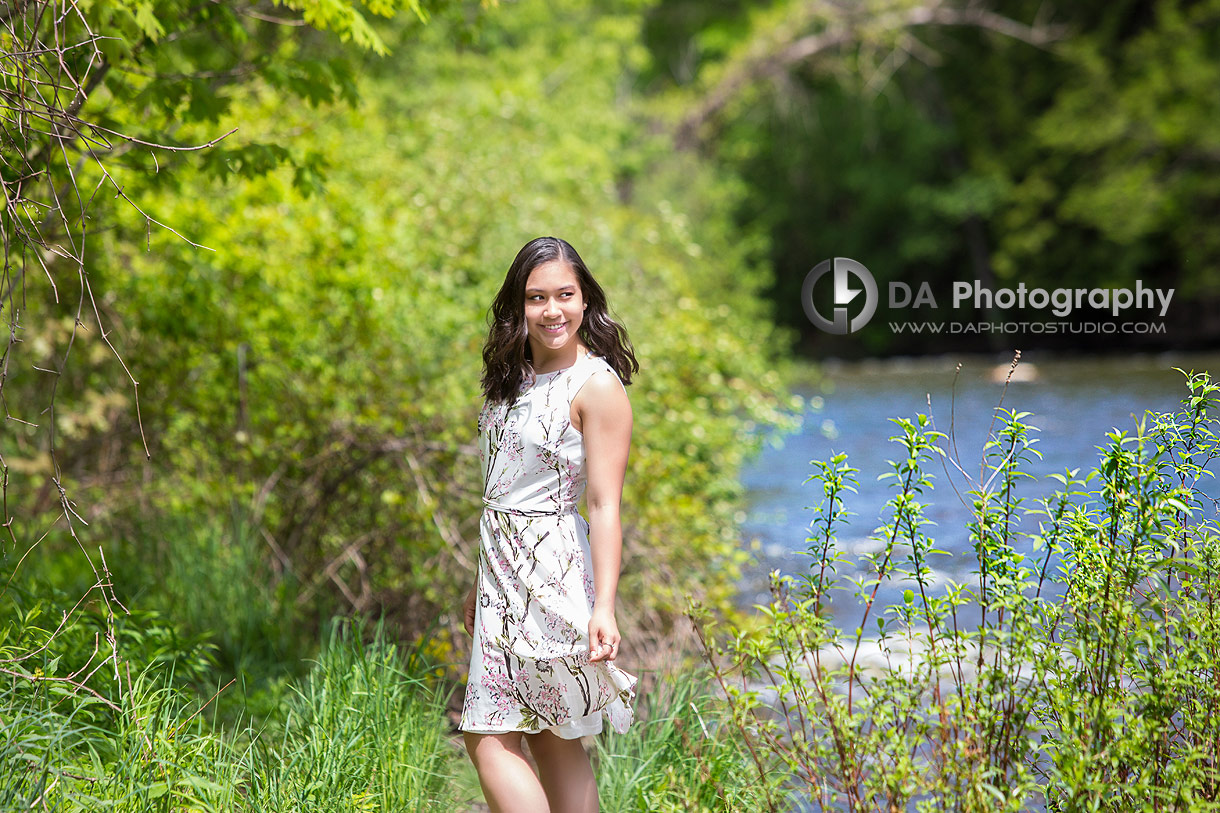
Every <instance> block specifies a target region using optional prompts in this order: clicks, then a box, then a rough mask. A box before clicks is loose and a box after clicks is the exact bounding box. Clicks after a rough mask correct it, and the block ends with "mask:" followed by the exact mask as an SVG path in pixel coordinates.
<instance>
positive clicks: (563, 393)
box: [458, 353, 636, 739]
mask: <svg viewBox="0 0 1220 813" xmlns="http://www.w3.org/2000/svg"><path fill="white" fill-rule="evenodd" d="M600 370H610V371H611V373H612V374H614V375H615V378H616V379H617V378H618V376H617V374H615V373H614V368H613V367H611V366H610V365H609V364H608V363H606V361H605V360H604V359H602V358H600V357H598V356H595V355H593V354H591V353H590V354H586V355H585V356H583V357H582V358H579V359H577V361H576V363H575V364H573V365H572V366H571V367H567V368H565V369H562V370H555V371H554V372H550V373H543V374H541V375H536V376H535V377H534V381H533V382H532V383H531V382H528V381H527V382H525V383H523V384H522V386H521V390H520V394H519V396H518V397H517V400H516V401H515V402H514V403H512V404H511V405H510V404H508V403H500V404H492V403H490V402H489V403H486V404H484V406H483V411H482V413H481V414H480V415H479V457H480V459H481V461H482V464H483V504H484V509H483V515H482V519H481V521H480V525H479V534H480V537H481V543H480V547H479V573H478V587H477V591H476V594H477V598H478V603H477V605H476V610H475V618H474V643H473V645H472V649H471V653H470V676H469V678H468V680H467V685H466V700H465V702H464V704H463V706H462V721H461V723H460V724H459V726H458V728H459V729H461V730H462V731H470V732H472V733H478V734H499V733H503V732H506V731H525V732H531V733H536V732H539V731H542V730H544V729H550V730H551V731H553V732H554V733H555V734H557V735H558V736H560V737H562V738H564V739H576V738H578V737H583V736H587V735H591V734H598V733H600V732H601V730H602V717H603V716H604V717H606V718H607V719H609V721H610V726H611V727H612V728H613V729H614V730H615V731H617V732H618V733H620V734H621V733H623V732H624V731H626V730H627V727H628V726H629V725H630V724H631V721H632V718H633V711H632V708H631V703H632V699H633V698H634V697H635V685H636V678H635V677H634V676H632V675H630V674H628V673H627V672H624V671H623V670H621V669H619V668H618V667H617V666H615V665H614V662H613V661H595V662H592V663H590V661H589V619H590V617H591V615H592V611H593V602H594V596H595V593H594V582H593V562H592V555H591V550H590V547H589V539H588V531H589V523H588V522H587V521H586V520H585V519H584V517H582V516H581V515H580V514H579V513H578V512H577V509H576V503H577V501H579V499H580V496H581V494H582V493H584V489H585V454H584V439H583V437H582V436H581V434H580V433H579V432H577V431H576V429H575V428H573V427H572V425H571V421H570V410H571V404H572V399H573V398H574V397H575V396H576V393H577V392H578V391H579V390H580V388H581V386H582V385H583V384H584V383H585V382H586V381H587V380H588V379H589V377H590V376H591V375H593V374H594V373H596V372H598V371H600ZM619 385H620V386H622V382H621V381H620V382H619Z"/></svg>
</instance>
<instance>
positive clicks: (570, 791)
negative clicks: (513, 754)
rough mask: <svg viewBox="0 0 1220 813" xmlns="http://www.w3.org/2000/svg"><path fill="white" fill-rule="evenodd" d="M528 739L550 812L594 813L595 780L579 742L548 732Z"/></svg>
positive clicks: (587, 756)
mask: <svg viewBox="0 0 1220 813" xmlns="http://www.w3.org/2000/svg"><path fill="white" fill-rule="evenodd" d="M527 736H528V737H529V745H530V753H531V754H533V755H534V762H536V763H537V764H538V777H539V779H541V780H542V787H543V789H544V790H545V791H546V798H547V800H548V801H550V803H551V813H597V810H598V806H597V780H596V779H595V778H594V776H593V766H592V765H591V764H590V763H589V755H588V754H586V753H585V748H584V746H583V745H581V743H580V740H565V739H564V738H562V737H560V736H559V735H557V734H555V733H553V732H551V731H540V732H538V733H537V734H529V735H527Z"/></svg>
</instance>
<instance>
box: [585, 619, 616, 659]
mask: <svg viewBox="0 0 1220 813" xmlns="http://www.w3.org/2000/svg"><path fill="white" fill-rule="evenodd" d="M620 640H622V639H621V638H619V634H618V624H616V623H615V622H614V612H613V611H612V610H602V609H599V608H594V610H593V617H592V618H590V619H589V662H590V663H594V662H596V661H612V660H614V659H615V658H616V657H618V645H619V641H620Z"/></svg>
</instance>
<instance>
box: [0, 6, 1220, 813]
mask: <svg viewBox="0 0 1220 813" xmlns="http://www.w3.org/2000/svg"><path fill="white" fill-rule="evenodd" d="M0 15H2V20H0V22H2V23H3V26H4V31H3V34H0V37H2V38H3V42H4V57H3V58H4V75H3V84H2V92H3V99H4V101H3V127H4V132H3V137H4V143H3V156H4V161H3V166H2V167H0V173H2V175H3V182H4V185H5V190H6V207H5V211H4V215H3V218H4V219H3V225H4V233H3V236H4V248H5V267H4V278H3V288H2V289H0V300H2V307H3V312H4V315H5V321H6V322H7V323H8V324H9V326H10V332H9V338H8V340H7V343H6V348H5V350H4V354H3V357H2V361H0V395H2V396H3V402H4V406H5V411H6V424H5V430H4V433H3V435H2V436H0V456H2V458H0V467H2V472H3V508H4V519H5V525H4V535H3V538H2V546H3V547H2V559H0V562H2V564H3V572H2V573H0V576H3V581H4V583H5V585H6V586H5V588H4V592H3V596H2V597H0V629H3V630H4V633H3V636H2V637H0V647H3V652H0V655H3V657H4V658H5V661H4V672H3V673H4V674H5V675H7V676H8V677H9V678H11V681H12V683H11V686H10V688H9V689H8V692H9V693H8V694H7V695H6V698H8V699H9V700H10V701H11V702H12V703H13V704H15V705H14V706H13V707H17V706H19V705H20V703H25V702H26V701H27V699H28V698H26V695H25V694H23V692H25V691H26V690H27V689H28V690H30V691H35V692H37V691H49V689H50V688H51V687H54V688H56V689H59V690H62V691H63V692H66V693H68V694H71V695H72V696H73V697H76V698H84V700H86V701H87V700H88V698H91V697H95V698H101V699H102V700H104V701H105V702H106V703H110V704H113V705H116V706H117V707H118V708H124V707H125V704H127V703H131V702H135V700H134V699H133V698H137V697H138V695H139V693H138V692H137V691H136V690H135V689H134V688H133V683H132V679H131V677H130V672H131V670H132V668H133V664H134V665H135V666H134V668H135V671H136V672H137V673H141V674H142V673H144V672H146V671H148V670H153V671H152V672H150V674H158V673H157V672H156V669H161V670H163V671H165V674H167V675H168V677H165V678H164V680H165V681H167V682H166V683H164V684H160V683H158V684H157V685H169V686H172V687H173V688H174V691H175V692H178V691H182V692H186V694H184V695H179V694H175V695H174V696H175V697H180V698H181V697H188V696H191V695H190V693H191V692H195V693H197V694H198V696H199V697H200V698H202V699H207V698H209V697H211V696H212V695H213V694H214V693H216V692H217V690H218V689H222V687H227V688H223V690H221V691H220V692H219V694H218V696H217V698H216V701H215V703H212V704H211V705H210V706H209V708H210V709H211V711H212V713H213V714H215V715H216V717H215V718H214V721H218V724H219V725H222V726H223V725H225V724H228V725H235V724H236V721H238V720H254V721H262V720H277V719H279V720H281V721H282V719H283V717H282V711H281V709H282V707H283V703H284V702H286V701H285V698H286V697H288V696H289V695H291V687H292V686H293V685H295V684H294V681H299V680H301V679H302V676H303V675H305V674H306V673H307V672H308V671H309V669H310V664H309V661H308V659H310V658H312V657H320V656H319V655H318V653H319V652H320V651H321V650H320V647H321V646H322V642H323V641H324V640H325V639H326V633H325V630H326V628H327V625H328V623H329V622H330V620H331V619H333V618H336V617H355V618H362V619H378V618H380V619H384V620H385V622H386V623H387V625H388V628H389V629H391V630H392V633H391V634H390V637H391V638H392V639H393V640H396V641H399V642H402V643H403V644H405V645H406V646H408V647H411V648H412V651H414V652H417V653H418V654H419V655H420V656H421V657H426V658H428V659H431V660H432V661H434V662H436V663H439V664H440V665H441V667H442V668H441V669H440V670H439V671H437V672H436V673H435V674H436V675H441V676H442V677H441V678H440V680H441V682H442V683H445V682H446V681H447V682H448V683H449V684H451V685H452V684H457V683H460V680H461V678H462V674H463V669H464V665H465V661H466V658H467V656H468V638H467V637H466V636H465V634H464V633H463V632H462V630H461V623H460V618H459V617H458V614H459V607H458V602H459V600H460V597H461V596H462V595H463V594H464V592H465V590H466V588H467V587H468V586H469V583H470V580H471V578H472V574H473V571H474V562H475V557H476V554H477V532H476V524H477V515H478V504H479V499H478V498H479V486H480V484H479V482H478V470H477V466H474V465H472V463H471V461H472V460H474V459H475V455H476V452H475V446H474V443H475V437H474V430H473V426H474V419H475V415H476V414H477V410H478V408H479V397H478V385H477V382H478V370H479V364H480V361H479V350H480V347H481V343H482V341H483V339H484V337H485V334H486V321H485V313H486V307H487V304H488V303H489V302H490V301H491V299H492V297H493V296H494V293H495V291H496V290H497V289H498V286H499V283H500V281H501V279H502V278H503V273H504V271H505V269H506V267H507V264H508V262H509V261H510V260H511V258H512V256H513V254H514V253H515V251H516V249H517V248H519V247H520V245H521V244H522V243H523V242H525V240H527V239H529V238H530V237H533V236H537V235H541V234H555V235H558V236H562V237H565V238H566V239H568V240H569V241H571V242H572V243H573V244H574V245H575V246H576V247H577V248H578V250H580V251H581V253H582V256H583V257H584V259H585V260H586V262H587V263H588V264H589V265H590V267H591V268H592V269H593V271H594V273H595V274H596V275H597V276H598V278H599V280H601V281H602V283H603V284H604V285H605V287H606V288H607V291H608V294H609V297H610V301H611V303H613V305H614V307H615V310H616V313H617V315H618V316H619V317H620V318H621V319H622V321H623V322H624V323H625V324H626V326H627V327H628V329H629V331H630V333H631V336H632V339H633V341H634V343H635V346H636V349H637V353H638V354H639V356H640V358H641V362H642V374H641V375H640V377H639V380H638V382H637V383H636V384H635V385H634V386H633V387H632V388H631V394H632V401H633V406H634V409H635V414H636V433H635V440H634V445H633V452H632V465H631V476H630V478H629V480H628V483H627V488H626V493H625V496H624V539H625V546H624V558H623V574H622V578H621V581H620V589H619V596H620V605H619V623H620V628H621V629H622V631H623V634H624V638H625V640H626V641H628V642H630V650H629V652H630V657H631V660H632V663H633V664H634V665H635V666H636V669H635V670H634V671H636V672H638V673H640V674H642V675H643V676H644V677H645V681H644V688H645V691H647V690H648V688H649V687H650V686H651V685H652V683H653V682H654V681H656V680H658V679H659V676H660V674H661V673H662V672H663V671H664V669H663V666H664V665H665V664H672V663H675V662H681V657H682V656H685V657H687V658H693V657H694V649H693V647H692V642H691V638H690V633H689V625H688V624H687V623H686V619H685V617H684V611H685V609H686V608H687V606H688V600H689V599H691V598H693V599H695V600H697V601H698V602H701V603H702V604H703V605H705V606H710V607H713V608H716V609H717V610H718V611H720V612H723V613H725V614H727V615H730V616H731V615H732V614H733V613H734V610H733V597H734V590H735V585H736V584H737V581H738V579H739V576H740V573H741V572H742V568H743V567H746V566H748V564H749V561H750V555H749V553H748V550H747V548H746V546H744V545H743V544H742V540H741V539H740V533H739V531H738V526H739V524H740V522H741V519H742V517H743V514H742V503H741V498H742V489H741V486H740V484H739V483H738V480H737V472H738V471H739V469H740V467H741V465H742V462H743V460H745V459H747V457H748V456H749V455H750V454H751V453H753V452H754V451H756V450H757V449H758V448H759V446H760V444H762V443H764V442H766V440H767V438H768V437H769V436H775V435H777V434H779V433H782V432H784V431H789V430H791V429H792V428H794V427H795V425H796V423H797V421H798V420H799V415H800V414H801V411H802V408H803V404H802V402H801V399H799V398H797V397H796V396H794V395H793V394H792V393H793V389H794V387H795V385H796V383H797V381H798V380H799V379H800V378H802V377H803V376H805V375H808V374H810V373H808V371H807V368H806V366H805V365H804V364H801V363H800V360H801V359H802V358H803V357H808V356H816V355H825V354H827V353H839V354H847V355H861V354H887V353H893V352H898V351H902V352H911V351H917V352H934V351H943V350H949V349H952V350H975V349H979V350H982V349H996V346H995V345H993V344H991V343H983V344H980V345H978V346H967V345H963V344H961V341H960V339H959V340H957V341H958V344H956V345H949V344H946V343H945V342H946V340H944V339H941V340H939V342H940V343H937V341H938V340H936V339H934V338H932V337H927V338H921V339H920V340H919V341H917V342H916V343H914V344H913V343H912V342H911V341H910V340H909V339H904V341H903V343H902V344H901V346H899V345H898V344H897V342H896V340H895V337H893V336H889V335H886V334H884V333H883V332H882V331H873V332H869V333H865V334H862V335H860V336H856V337H851V338H844V339H836V340H832V339H831V337H827V336H820V335H817V334H815V333H814V332H813V330H812V327H811V326H810V325H809V323H808V320H807V319H805V317H804V314H803V312H802V310H801V308H800V305H799V296H798V293H799V286H800V284H801V281H802V280H803V279H804V276H805V274H806V273H807V272H808V270H809V268H810V267H811V266H812V265H813V264H815V263H816V262H818V261H819V260H822V259H825V258H827V257H830V256H835V255H838V256H851V257H857V258H858V259H861V260H863V261H864V262H865V263H866V264H867V265H868V267H869V268H870V270H872V272H873V273H874V274H875V275H876V276H877V278H878V283H879V285H882V286H884V285H885V284H886V283H888V282H889V281H891V280H898V281H906V282H908V283H911V284H913V285H918V283H919V282H921V281H930V282H932V283H934V284H937V285H944V284H946V283H947V281H950V280H955V279H970V278H979V279H983V280H994V281H995V284H996V285H999V286H1003V285H1010V286H1011V285H1015V284H1016V283H1017V282H1018V281H1023V282H1025V283H1026V284H1027V285H1029V286H1031V287H1033V286H1037V285H1040V286H1043V287H1058V286H1060V285H1070V286H1072V287H1095V286H1100V287H1121V286H1130V285H1133V284H1134V281H1135V280H1137V279H1138V280H1142V281H1143V282H1144V283H1145V284H1146V285H1150V286H1160V287H1173V288H1175V290H1176V291H1177V294H1176V296H1175V299H1174V311H1173V317H1174V318H1173V320H1172V322H1171V324H1170V332H1169V333H1168V334H1166V335H1164V336H1161V337H1159V338H1156V339H1155V341H1156V342H1157V343H1156V344H1148V345H1135V344H1131V345H1127V346H1126V347H1119V348H1117V349H1137V348H1138V349H1147V348H1166V347H1205V346H1211V345H1214V343H1215V341H1216V339H1217V337H1220V316H1218V315H1217V314H1220V308H1217V307H1216V306H1217V303H1218V300H1220V278H1218V277H1217V275H1216V273H1215V270H1216V268H1217V261H1218V260H1220V237H1218V234H1220V232H1217V230H1216V229H1215V228H1214V226H1213V224H1214V222H1215V220H1216V217H1217V215H1218V214H1220V173H1217V172H1216V168H1217V163H1218V162H1220V116H1218V115H1217V113H1218V112H1220V42H1217V40H1218V39H1220V33H1218V32H1220V26H1218V25H1217V23H1218V22H1220V3H1217V2H1215V0H1210V1H1208V2H1191V3H1187V2H1167V1H1162V2H1150V3H1137V2H1106V3H1101V2H1091V1H1089V2H1079V3H1060V4H1051V3H1044V2H1004V3H993V4H990V5H983V4H978V3H950V2H906V1H905V0H884V2H883V1H882V0H869V2H860V3H824V2H785V0H777V1H776V2H773V3H745V2H694V1H693V0H652V1H650V0H630V1H627V2H602V3H593V2H585V1H584V0H553V1H552V2H533V1H532V0H531V1H529V2H514V3H508V2H505V3H500V4H495V3H467V2H449V1H448V0H436V2H422V3H417V2H414V0H412V2H407V3H395V2H390V1H389V0H386V1H385V2H368V3H364V4H361V5H357V6H352V5H348V4H346V3H344V2H340V0H308V1H303V2H287V3H253V4H246V3H232V4H229V3H214V2H213V3H209V2H204V3H193V2H186V1H184V0H147V1H145V0H122V1H121V2H120V1H119V0H113V1H112V2H94V3H88V4H86V3H80V4H73V3H44V2H37V0H26V2H15V3H10V4H9V5H8V6H7V7H6V10H4V11H3V12H0ZM56 26H58V28H56ZM56 31H58V32H60V33H61V34H63V35H64V38H63V40H62V41H58V43H57V44H55V47H49V48H48V50H46V51H45V52H44V51H38V50H37V49H34V48H31V47H27V46H29V44H30V43H31V42H33V39H31V38H32V37H34V36H35V35H36V36H37V37H40V38H42V39H40V40H39V43H40V45H46V44H47V43H53V40H54V37H53V36H52V32H56ZM64 43H83V44H82V45H80V46H79V47H77V46H72V47H68V46H66V45H64ZM53 44H54V43H53ZM65 76H71V77H77V78H79V79H81V82H80V84H79V85H78V86H75V87H74V86H72V85H71V84H70V83H69V82H65V81H64V77H65ZM57 83H61V84H57ZM1132 341H1135V340H1134V339H1132ZM1058 349H1088V348H1087V347H1081V346H1079V345H1078V344H1077V345H1075V346H1073V347H1070V348H1069V347H1064V346H1060V347H1059V348H1058ZM1110 349H1116V348H1113V347H1111V348H1110ZM136 382H138V385H137V384H136ZM137 395H138V397H137ZM124 670H127V671H126V672H124ZM166 670H167V671H166ZM157 680H161V678H157ZM231 681H236V685H232V684H231V683H230V682H231ZM22 687H25V688H22ZM31 687H33V688H31ZM56 702H57V703H58V701H56ZM82 702H84V701H82ZM90 702H91V701H90ZM99 702H100V701H99ZM182 703H183V706H182V707H183V708H186V707H188V706H189V703H187V701H185V700H183V701H182ZM196 705H198V704H196ZM459 706H460V692H458V693H455V694H454V695H452V696H451V697H450V711H451V712H452V711H453V710H455V709H456V708H457V707H459ZM21 707H22V708H26V707H25V706H21ZM63 707H64V706H63V705H62V704H61V705H58V706H57V708H58V709H60V710H62V708H63ZM29 708H32V706H30V707H29ZM98 713H99V714H102V713H104V712H103V711H100V710H99V712H98ZM117 713H118V712H116V714H117ZM81 714H82V715H83V717H82V719H83V718H84V717H87V716H88V715H87V714H85V713H84V712H81ZM277 715H279V716H277ZM183 716H184V717H185V715H183ZM6 719H7V720H12V719H14V718H13V717H12V716H11V715H9V716H8V717H6ZM31 725H33V724H31ZM97 725H98V726H100V727H102V728H104V727H105V726H104V725H103V724H101V723H97ZM31 730H36V727H35V728H33V729H31ZM52 739H53V738H52ZM14 742H16V743H18V745H17V746H12V743H14ZM9 743H10V746H12V747H14V748H16V750H13V751H11V754H25V755H26V757H22V756H13V759H17V760H21V759H26V758H29V759H32V762H31V764H36V765H40V766H42V767H41V768H40V770H43V771H44V772H45V771H51V773H50V774H47V773H44V774H42V775H44V776H51V775H55V774H54V771H55V770H60V769H54V768H51V767H48V766H51V765H52V764H53V763H54V760H53V759H51V758H50V757H48V756H46V754H45V753H43V752H41V751H38V752H37V753H39V754H42V756H40V757H38V758H37V759H33V758H30V757H29V754H31V753H34V751H37V749H34V751H31V750H30V749H29V748H28V747H24V748H23V747H21V746H20V739H19V738H16V737H15V735H14V738H12V739H10V740H9ZM65 743H66V741H65ZM61 744H62V743H61ZM62 745H63V748H64V749H65V753H66V752H68V751H71V747H70V746H69V745H67V744H62ZM27 746H28V743H27ZM78 756H79V755H78ZM69 761H70V760H69ZM99 764H100V763H99ZM76 770H78V771H80V770H83V769H81V768H79V767H78V768H77V769H76ZM70 774H71V771H68V770H66V769H63V770H61V774H58V776H59V778H60V779H61V780H62V781H64V783H65V786H66V785H67V784H69V783H68V782H67V778H65V777H67V776H69V775H70ZM137 784H138V783H137ZM43 787H44V788H45V784H44V786H43ZM145 792H147V788H145ZM157 798H159V797H157ZM135 809H138V808H135Z"/></svg>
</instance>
